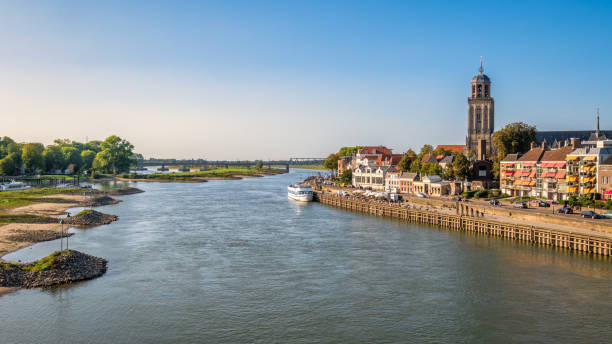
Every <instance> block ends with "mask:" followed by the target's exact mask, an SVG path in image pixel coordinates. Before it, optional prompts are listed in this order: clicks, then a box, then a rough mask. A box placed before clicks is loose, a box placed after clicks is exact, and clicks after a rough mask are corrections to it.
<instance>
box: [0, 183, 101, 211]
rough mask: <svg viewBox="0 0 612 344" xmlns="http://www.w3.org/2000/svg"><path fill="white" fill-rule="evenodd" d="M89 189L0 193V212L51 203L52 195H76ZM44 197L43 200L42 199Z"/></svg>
mask: <svg viewBox="0 0 612 344" xmlns="http://www.w3.org/2000/svg"><path fill="white" fill-rule="evenodd" d="M84 191H90V189H82V188H32V189H27V190H14V191H3V192H0V212H1V211H3V210H7V209H13V208H17V207H23V206H26V205H29V204H33V203H38V202H52V201H53V199H51V198H49V197H48V196H52V195H77V194H82V193H83V192H84ZM43 197H44V198H43Z"/></svg>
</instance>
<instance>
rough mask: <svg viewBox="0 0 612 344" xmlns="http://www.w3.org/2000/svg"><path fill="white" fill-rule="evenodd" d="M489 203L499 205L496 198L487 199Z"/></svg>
mask: <svg viewBox="0 0 612 344" xmlns="http://www.w3.org/2000/svg"><path fill="white" fill-rule="evenodd" d="M489 204H490V205H499V201H498V200H496V199H492V200H490V201H489Z"/></svg>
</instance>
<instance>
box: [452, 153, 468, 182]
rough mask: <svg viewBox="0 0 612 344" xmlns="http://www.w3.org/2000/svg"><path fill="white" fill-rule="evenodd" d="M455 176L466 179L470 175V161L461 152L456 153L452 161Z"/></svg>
mask: <svg viewBox="0 0 612 344" xmlns="http://www.w3.org/2000/svg"><path fill="white" fill-rule="evenodd" d="M453 169H454V170H455V176H456V177H457V178H459V180H466V179H467V178H468V177H469V176H470V161H469V160H468V158H466V157H465V155H463V154H457V156H456V157H455V161H453Z"/></svg>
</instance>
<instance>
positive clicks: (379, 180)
mask: <svg viewBox="0 0 612 344" xmlns="http://www.w3.org/2000/svg"><path fill="white" fill-rule="evenodd" d="M353 186H355V187H360V188H364V189H372V190H378V191H387V192H395V193H403V194H417V193H422V194H425V195H428V196H434V197H439V196H445V195H454V194H456V193H460V192H461V190H462V188H461V183H460V182H456V181H447V180H442V178H440V176H437V175H434V176H424V177H423V178H421V177H420V176H419V174H418V173H411V172H401V171H398V170H397V169H396V168H395V167H393V166H389V167H369V166H359V167H357V168H356V169H355V170H354V171H353Z"/></svg>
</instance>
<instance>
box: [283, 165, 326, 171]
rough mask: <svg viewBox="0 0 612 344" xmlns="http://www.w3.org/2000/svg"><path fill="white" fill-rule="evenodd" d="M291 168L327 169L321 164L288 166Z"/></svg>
mask: <svg viewBox="0 0 612 344" xmlns="http://www.w3.org/2000/svg"><path fill="white" fill-rule="evenodd" d="M289 167H291V168H302V169H305V170H321V171H325V170H327V169H326V168H325V166H323V165H295V166H289Z"/></svg>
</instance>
